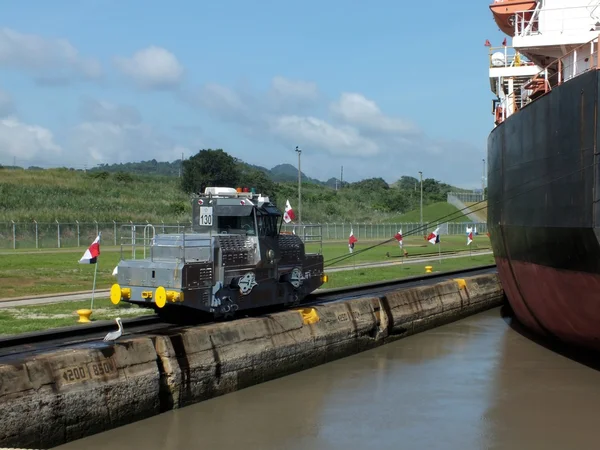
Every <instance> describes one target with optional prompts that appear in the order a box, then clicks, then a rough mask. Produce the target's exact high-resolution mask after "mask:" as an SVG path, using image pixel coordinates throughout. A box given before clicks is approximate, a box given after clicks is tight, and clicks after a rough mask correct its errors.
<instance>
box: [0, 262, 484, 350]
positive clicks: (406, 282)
mask: <svg viewBox="0 0 600 450" xmlns="http://www.w3.org/2000/svg"><path fill="white" fill-rule="evenodd" d="M495 271H496V265H495V264H491V265H484V266H477V267H473V268H470V269H466V270H465V269H461V270H454V271H447V272H437V273H431V274H424V275H417V276H413V277H406V278H401V279H396V280H388V281H381V282H374V283H365V284H361V285H357V286H352V287H343V288H333V289H322V290H319V292H318V293H313V294H311V295H309V296H307V297H306V298H305V299H304V301H303V302H301V303H300V304H299V305H297V306H295V307H293V308H292V309H295V308H299V307H306V306H314V305H318V304H323V303H330V302H335V301H341V300H350V299H353V298H358V297H364V296H376V295H380V294H383V293H385V292H388V291H390V290H392V289H395V288H398V287H403V288H410V287H415V286H420V285H427V284H431V283H434V282H439V281H443V280H446V279H452V278H455V277H457V276H459V275H462V276H474V275H479V274H485V273H492V272H495ZM281 310H282V308H281V307H279V308H262V309H261V310H257V311H256V313H255V314H253V315H259V314H261V313H262V314H264V313H265V312H274V311H281ZM122 323H123V337H131V336H136V335H144V334H152V333H156V332H166V331H172V330H176V329H181V328H186V327H189V326H193V325H189V324H184V325H181V324H173V323H168V322H164V321H162V320H161V319H160V318H159V317H158V316H156V315H149V316H140V317H136V318H132V319H123V321H122ZM209 323H214V321H212V320H203V321H199V322H197V323H196V325H206V324H209ZM115 329H116V324H115V322H114V321H112V320H102V321H98V322H93V323H90V324H85V325H73V326H67V327H59V328H53V329H49V330H44V331H36V332H30V333H22V334H17V335H11V336H5V337H1V338H0V357H2V358H3V359H5V358H10V357H11V356H13V357H16V356H18V355H20V354H23V353H37V352H40V351H44V350H48V349H60V348H64V347H70V346H76V345H82V344H86V345H88V344H95V345H110V344H104V342H103V341H102V338H103V337H104V336H105V335H106V333H107V332H109V331H114V330H115Z"/></svg>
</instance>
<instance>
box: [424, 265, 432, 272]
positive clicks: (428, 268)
mask: <svg viewBox="0 0 600 450" xmlns="http://www.w3.org/2000/svg"><path fill="white" fill-rule="evenodd" d="M432 269H433V266H425V272H426V273H431V270H432Z"/></svg>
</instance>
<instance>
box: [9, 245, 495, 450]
mask: <svg viewBox="0 0 600 450" xmlns="http://www.w3.org/2000/svg"><path fill="white" fill-rule="evenodd" d="M491 254H492V251H491V250H484V251H478V252H472V253H471V255H472V256H476V255H477V256H479V255H491ZM467 256H469V252H461V253H458V254H455V255H442V260H444V259H454V258H465V257H467ZM350 259H351V258H349V260H350ZM402 259H403V258H398V261H384V262H375V263H362V264H356V265H351V264H350V265H344V266H340V267H335V268H325V273H332V272H342V271H346V270H354V269H371V268H374V267H390V266H399V265H404V264H423V263H433V262H435V261H438V260H439V256H438V255H435V254H433V255H431V256H427V257H422V258H415V259H409V260H407V261H403V260H402ZM109 293H110V290H109V289H99V290H97V291H96V293H95V294H94V297H95V298H108V297H109ZM91 296H92V291H83V292H75V293H58V294H47V295H39V296H35V297H14V298H4V299H0V309H1V308H13V307H15V306H26V305H41V304H45V303H58V302H64V301H77V300H88V299H90V298H91ZM0 450H1V449H0Z"/></svg>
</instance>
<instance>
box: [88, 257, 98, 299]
mask: <svg viewBox="0 0 600 450" xmlns="http://www.w3.org/2000/svg"><path fill="white" fill-rule="evenodd" d="M94 265H95V266H96V267H95V268H94V284H93V285H92V306H91V307H90V309H91V310H94V291H95V290H96V273H98V261H97V260H96V264H94Z"/></svg>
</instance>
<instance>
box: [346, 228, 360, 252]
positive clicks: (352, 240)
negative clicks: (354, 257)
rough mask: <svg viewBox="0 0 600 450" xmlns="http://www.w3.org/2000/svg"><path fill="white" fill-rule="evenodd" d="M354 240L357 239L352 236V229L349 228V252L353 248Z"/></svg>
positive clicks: (356, 240)
mask: <svg viewBox="0 0 600 450" xmlns="http://www.w3.org/2000/svg"><path fill="white" fill-rule="evenodd" d="M355 242H358V239H356V237H354V230H352V229H350V236H348V250H350V253H352V251H353V250H354V243H355Z"/></svg>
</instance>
